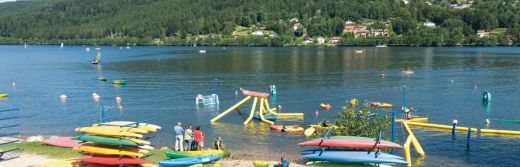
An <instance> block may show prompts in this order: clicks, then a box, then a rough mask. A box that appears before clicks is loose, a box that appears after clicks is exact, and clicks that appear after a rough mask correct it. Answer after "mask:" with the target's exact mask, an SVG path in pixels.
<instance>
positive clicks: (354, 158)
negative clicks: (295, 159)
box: [303, 151, 408, 164]
mask: <svg viewBox="0 0 520 167" xmlns="http://www.w3.org/2000/svg"><path fill="white" fill-rule="evenodd" d="M394 156H395V155H391V154H387V153H381V152H380V153H379V155H378V156H377V157H376V155H375V153H374V152H370V153H368V152H366V151H324V152H322V153H320V152H317V153H314V154H306V155H303V159H306V160H310V161H329V162H338V163H392V164H407V163H408V162H406V161H405V160H404V159H403V158H401V157H399V158H393V157H394Z"/></svg>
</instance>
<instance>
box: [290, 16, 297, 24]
mask: <svg viewBox="0 0 520 167" xmlns="http://www.w3.org/2000/svg"><path fill="white" fill-rule="evenodd" d="M289 22H290V23H298V22H300V20H299V19H298V18H296V17H293V18H292V19H291V20H289Z"/></svg>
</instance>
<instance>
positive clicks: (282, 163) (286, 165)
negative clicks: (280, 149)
mask: <svg viewBox="0 0 520 167" xmlns="http://www.w3.org/2000/svg"><path fill="white" fill-rule="evenodd" d="M280 159H281V160H280V167H289V161H287V159H285V157H282V158H280Z"/></svg>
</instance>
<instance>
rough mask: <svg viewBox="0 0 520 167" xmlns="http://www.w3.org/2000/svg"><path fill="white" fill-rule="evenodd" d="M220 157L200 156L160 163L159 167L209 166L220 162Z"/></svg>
mask: <svg viewBox="0 0 520 167" xmlns="http://www.w3.org/2000/svg"><path fill="white" fill-rule="evenodd" d="M220 158H222V157H221V156H220V155H200V156H193V157H185V158H176V159H169V160H162V161H159V167H170V166H190V165H195V164H207V163H212V162H215V161H218V160H220Z"/></svg>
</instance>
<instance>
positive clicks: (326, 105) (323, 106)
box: [320, 103, 332, 110]
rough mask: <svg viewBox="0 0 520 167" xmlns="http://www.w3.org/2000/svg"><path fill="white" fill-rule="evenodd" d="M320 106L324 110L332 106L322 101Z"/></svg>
mask: <svg viewBox="0 0 520 167" xmlns="http://www.w3.org/2000/svg"><path fill="white" fill-rule="evenodd" d="M320 107H321V108H323V109H324V110H329V109H330V108H331V107H332V106H331V105H330V104H325V103H320Z"/></svg>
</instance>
